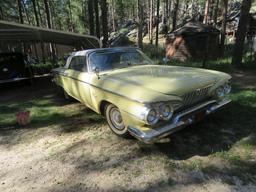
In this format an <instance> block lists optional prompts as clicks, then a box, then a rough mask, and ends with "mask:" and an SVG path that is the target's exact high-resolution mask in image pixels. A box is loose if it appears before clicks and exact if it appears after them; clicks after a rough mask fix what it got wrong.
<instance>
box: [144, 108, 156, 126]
mask: <svg viewBox="0 0 256 192" xmlns="http://www.w3.org/2000/svg"><path fill="white" fill-rule="evenodd" d="M157 121H158V117H157V112H156V110H155V109H150V111H149V112H148V115H147V122H148V124H150V125H153V124H156V123H157Z"/></svg>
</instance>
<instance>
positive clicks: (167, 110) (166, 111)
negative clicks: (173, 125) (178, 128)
mask: <svg viewBox="0 0 256 192" xmlns="http://www.w3.org/2000/svg"><path fill="white" fill-rule="evenodd" d="M161 112H162V113H161V115H162V118H163V119H164V120H169V119H170V118H171V117H172V114H173V108H172V107H171V106H170V105H164V106H163V107H162V110H161Z"/></svg>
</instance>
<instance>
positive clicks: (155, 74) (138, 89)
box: [100, 65, 230, 100]
mask: <svg viewBox="0 0 256 192" xmlns="http://www.w3.org/2000/svg"><path fill="white" fill-rule="evenodd" d="M222 78H230V76H229V75H227V74H225V73H221V72H217V71H211V70H203V69H198V68H190V67H177V66H163V65H162V66H161V65H148V66H145V65H144V66H136V67H129V68H124V69H119V70H115V71H111V72H107V73H104V74H101V79H100V82H101V84H102V85H103V84H104V86H103V87H104V88H105V89H108V90H110V91H112V92H117V93H120V94H122V95H126V96H129V97H136V95H138V94H139V95H143V94H144V98H140V99H142V100H143V99H144V100H147V98H149V97H151V96H152V95H154V96H153V97H158V98H160V97H164V95H165V96H176V97H179V96H181V95H183V94H185V93H187V92H189V91H192V90H195V89H197V88H202V87H205V86H209V85H212V84H215V83H216V82H217V81H219V80H220V79H222ZM137 99H138V98H137ZM151 99H152V98H151ZM166 99H167V98H166V97H165V98H162V100H166ZM169 99H170V98H169Z"/></svg>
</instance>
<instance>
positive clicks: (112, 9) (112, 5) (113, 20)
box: [110, 0, 116, 31]
mask: <svg viewBox="0 0 256 192" xmlns="http://www.w3.org/2000/svg"><path fill="white" fill-rule="evenodd" d="M114 7H115V1H114V0H111V9H110V10H111V23H112V31H116V23H115V8H114Z"/></svg>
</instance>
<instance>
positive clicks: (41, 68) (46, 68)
mask: <svg viewBox="0 0 256 192" xmlns="http://www.w3.org/2000/svg"><path fill="white" fill-rule="evenodd" d="M31 66H32V70H33V73H34V74H35V75H43V74H47V73H50V72H51V70H52V69H54V68H57V67H59V65H58V64H57V65H55V64H52V63H50V62H47V63H45V64H44V63H37V64H32V65H31Z"/></svg>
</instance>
